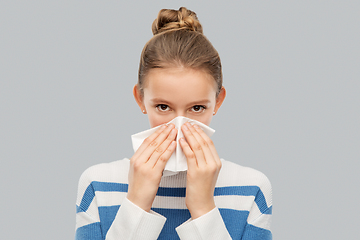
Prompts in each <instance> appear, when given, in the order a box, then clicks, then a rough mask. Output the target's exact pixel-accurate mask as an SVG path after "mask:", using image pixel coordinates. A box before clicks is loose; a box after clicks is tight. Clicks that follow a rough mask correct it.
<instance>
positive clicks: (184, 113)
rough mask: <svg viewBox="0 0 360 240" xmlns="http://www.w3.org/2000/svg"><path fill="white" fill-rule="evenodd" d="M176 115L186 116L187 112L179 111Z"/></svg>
mask: <svg viewBox="0 0 360 240" xmlns="http://www.w3.org/2000/svg"><path fill="white" fill-rule="evenodd" d="M176 117H186V112H185V111H177V112H176Z"/></svg>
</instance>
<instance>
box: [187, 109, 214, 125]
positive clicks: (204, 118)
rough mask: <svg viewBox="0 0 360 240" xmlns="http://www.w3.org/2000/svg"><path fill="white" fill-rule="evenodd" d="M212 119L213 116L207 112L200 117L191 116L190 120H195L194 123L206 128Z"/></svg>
mask: <svg viewBox="0 0 360 240" xmlns="http://www.w3.org/2000/svg"><path fill="white" fill-rule="evenodd" d="M212 117H213V114H212V112H207V113H206V114H204V115H201V116H191V117H190V118H192V119H194V120H196V121H199V122H201V123H203V124H205V125H207V126H209V125H210V122H211V119H212Z"/></svg>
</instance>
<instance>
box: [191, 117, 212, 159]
mask: <svg viewBox="0 0 360 240" xmlns="http://www.w3.org/2000/svg"><path fill="white" fill-rule="evenodd" d="M186 125H187V127H188V128H189V130H190V131H191V133H192V135H193V136H194V137H195V139H196V141H197V142H198V143H199V144H200V146H201V149H202V151H203V154H204V157H205V161H206V163H211V161H215V162H216V160H215V159H214V156H213V154H212V151H211V150H210V147H209V145H208V142H207V140H210V138H209V137H208V136H207V135H206V134H205V133H204V132H203V131H202V130H201V129H200V127H199V126H198V125H196V124H194V125H192V124H190V123H187V124H186Z"/></svg>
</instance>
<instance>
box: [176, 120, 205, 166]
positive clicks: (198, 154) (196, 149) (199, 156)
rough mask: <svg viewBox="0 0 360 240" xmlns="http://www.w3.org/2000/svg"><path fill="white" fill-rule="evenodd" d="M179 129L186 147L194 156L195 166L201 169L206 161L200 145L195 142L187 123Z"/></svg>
mask: <svg viewBox="0 0 360 240" xmlns="http://www.w3.org/2000/svg"><path fill="white" fill-rule="evenodd" d="M181 128H182V131H183V133H184V136H185V138H186V141H187V143H188V145H189V146H190V148H191V150H192V152H193V153H194V154H195V158H196V162H197V165H198V166H199V167H202V166H203V165H204V164H206V160H205V156H204V153H203V150H202V147H201V145H200V143H199V142H198V141H197V140H196V138H195V136H194V135H193V133H192V132H191V130H190V129H189V127H188V124H187V123H186V124H184V125H182V127H181Z"/></svg>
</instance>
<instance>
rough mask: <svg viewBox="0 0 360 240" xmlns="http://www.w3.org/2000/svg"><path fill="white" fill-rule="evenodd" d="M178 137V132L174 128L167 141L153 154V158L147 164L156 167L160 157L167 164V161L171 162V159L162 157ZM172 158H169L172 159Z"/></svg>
mask: <svg viewBox="0 0 360 240" xmlns="http://www.w3.org/2000/svg"><path fill="white" fill-rule="evenodd" d="M176 135H177V130H176V129H175V128H173V129H172V130H171V132H170V134H169V135H168V136H167V138H166V139H165V141H164V142H163V143H162V144H161V145H160V146H158V147H157V148H156V149H155V151H154V152H153V153H152V154H151V157H150V158H149V160H148V161H147V163H148V164H150V166H152V167H154V166H155V164H156V162H157V161H158V159H159V158H160V157H161V158H162V159H161V161H166V162H167V160H169V159H163V157H164V156H162V155H163V153H164V152H165V151H166V150H167V148H168V147H169V145H170V144H171V143H172V142H173V141H174V140H175V138H176ZM170 156H171V155H170ZM170 156H169V158H170Z"/></svg>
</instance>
